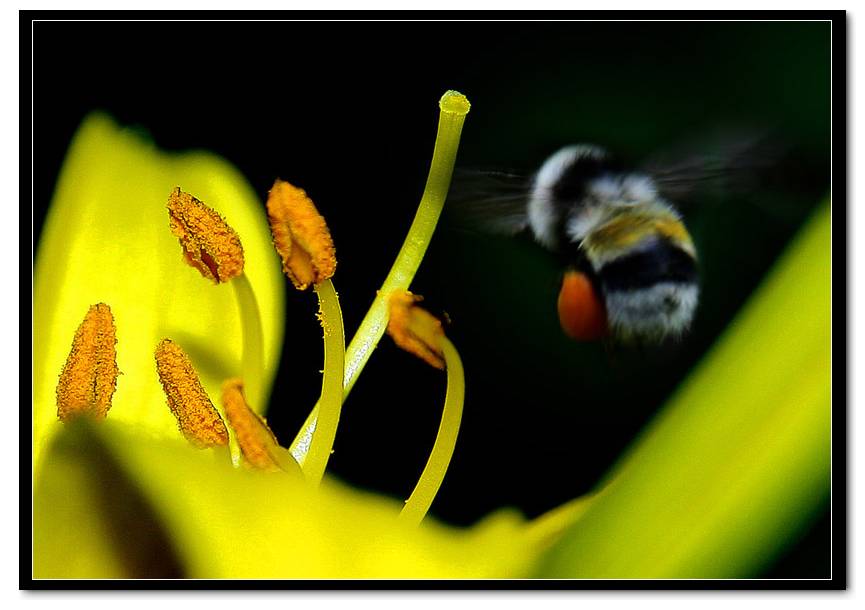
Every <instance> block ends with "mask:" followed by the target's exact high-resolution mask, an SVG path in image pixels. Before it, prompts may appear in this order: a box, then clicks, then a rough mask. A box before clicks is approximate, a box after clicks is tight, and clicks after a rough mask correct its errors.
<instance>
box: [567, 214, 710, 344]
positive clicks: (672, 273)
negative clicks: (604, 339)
mask: <svg viewBox="0 0 865 610" xmlns="http://www.w3.org/2000/svg"><path fill="white" fill-rule="evenodd" d="M581 249H582V251H583V253H584V255H585V256H586V258H587V260H588V262H589V264H590V265H591V267H592V270H593V272H594V274H595V277H596V279H597V282H598V285H599V287H600V290H601V292H602V294H603V298H604V302H605V305H606V310H607V318H608V324H609V327H610V329H611V331H612V332H613V334H614V335H616V336H617V337H619V338H622V339H626V340H627V339H636V340H648V341H658V340H661V339H663V338H665V337H667V336H670V335H672V336H677V335H680V334H682V333H683V332H684V331H685V330H687V328H688V327H689V326H690V324H691V320H692V319H693V317H694V311H695V310H696V306H697V297H698V292H699V289H698V285H697V279H698V276H697V259H696V255H695V252H694V246H693V243H692V242H691V238H690V236H689V235H688V233H687V230H686V229H685V227H684V225H683V224H682V223H681V221H680V220H679V219H678V218H677V217H675V216H674V215H673V214H672V213H670V214H663V213H660V212H659V211H658V210H655V211H654V213H653V214H651V215H646V214H645V211H641V212H637V211H636V210H635V211H634V212H630V211H623V212H622V213H621V214H618V215H616V216H615V217H613V218H612V219H610V220H609V221H608V222H606V223H604V224H603V225H602V226H599V227H598V228H597V229H596V230H595V231H593V232H592V233H591V234H590V235H589V236H587V238H586V239H585V240H584V242H583V244H582V245H581Z"/></svg>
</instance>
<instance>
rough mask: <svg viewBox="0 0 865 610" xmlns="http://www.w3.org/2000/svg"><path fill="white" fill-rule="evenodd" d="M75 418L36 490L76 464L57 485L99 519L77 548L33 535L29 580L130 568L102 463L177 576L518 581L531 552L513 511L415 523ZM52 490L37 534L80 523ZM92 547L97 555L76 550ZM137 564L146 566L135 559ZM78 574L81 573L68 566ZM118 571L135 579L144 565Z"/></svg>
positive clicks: (364, 497) (351, 494)
mask: <svg viewBox="0 0 865 610" xmlns="http://www.w3.org/2000/svg"><path fill="white" fill-rule="evenodd" d="M75 424H76V425H75V426H70V427H67V429H65V430H63V433H62V435H60V436H58V440H62V441H63V442H61V443H57V444H56V445H54V446H53V447H52V449H51V451H50V452H49V459H47V460H46V465H47V468H46V476H45V477H43V478H42V479H41V480H40V482H39V486H38V487H37V495H39V497H42V495H41V494H42V493H43V492H42V487H43V485H47V484H45V483H43V481H55V482H56V481H57V480H58V476H57V475H58V474H59V473H55V472H54V470H53V469H55V468H59V469H67V470H68V468H69V464H70V463H75V464H78V465H79V471H78V473H79V477H78V479H74V481H76V482H78V485H77V486H76V487H75V488H74V489H72V490H71V492H70V491H67V493H68V494H69V495H71V496H73V500H72V501H73V502H76V503H79V504H80V503H82V502H84V501H85V500H86V499H88V498H90V496H95V497H96V499H94V500H92V502H91V504H90V506H91V508H92V510H93V511H94V513H93V514H96V515H98V517H99V518H94V517H93V514H91V515H90V517H89V518H90V522H89V523H88V524H87V525H89V526H90V530H89V533H90V537H84V538H85V541H86V542H88V544H87V545H86V546H85V547H84V550H83V551H82V549H81V548H75V547H70V546H68V545H61V544H52V539H51V538H50V537H49V536H47V535H45V534H44V533H43V534H42V537H41V540H40V542H41V544H37V546H36V548H35V550H34V559H35V563H36V576H37V577H39V576H46V575H49V574H51V573H52V570H54V571H55V572H56V571H57V570H58V569H59V568H58V566H62V565H64V562H74V561H77V562H79V563H80V564H84V565H85V566H86V567H87V568H89V571H86V573H87V574H88V575H90V576H99V575H102V576H105V577H108V576H110V575H112V574H116V573H118V572H123V570H122V569H121V568H122V566H118V565H116V564H112V561H120V560H121V559H123V560H124V561H126V564H129V563H130V561H129V558H130V556H131V557H133V558H135V557H136V550H135V549H130V548H128V547H129V545H128V544H127V541H126V540H124V539H123V538H122V537H120V538H115V539H111V538H110V537H109V536H108V533H110V532H106V531H105V530H107V529H108V526H107V525H106V524H112V523H116V522H118V521H119V522H123V519H124V515H123V514H122V510H121V509H122V508H123V507H122V504H121V507H120V508H118V506H115V505H112V504H111V503H110V502H107V503H106V502H99V501H98V497H99V496H100V495H101V496H102V497H103V498H105V497H106V496H107V497H108V498H110V497H111V494H112V493H115V492H114V491H113V490H112V489H111V488H109V489H105V488H104V486H102V482H101V481H100V480H99V476H100V475H101V473H102V472H103V471H104V470H106V469H108V470H111V471H113V472H118V473H126V476H127V477H129V478H128V480H127V481H126V483H125V484H124V485H123V486H119V487H117V489H118V490H119V491H121V492H122V491H123V490H124V489H125V486H126V485H129V486H132V487H134V488H135V489H136V490H137V492H138V493H140V495H141V498H142V499H143V500H144V501H145V503H146V510H144V509H142V508H141V507H139V508H138V510H139V512H144V514H149V513H150V512H152V514H153V515H155V516H156V517H158V519H157V521H156V523H158V524H159V525H160V528H159V529H157V530H156V531H155V535H157V536H160V535H162V534H164V535H165V538H164V539H163V540H164V544H163V548H162V549H161V552H159V549H155V548H151V549H148V555H147V556H148V557H150V558H155V557H164V558H167V560H169V561H170V560H172V558H174V557H176V558H177V560H178V561H179V565H180V566H181V571H182V574H183V575H184V576H186V577H191V578H498V577H520V576H522V575H524V574H525V573H526V570H527V568H528V566H529V565H530V564H531V562H532V561H533V560H534V559H535V557H536V556H537V551H536V550H535V548H536V545H535V544H533V543H530V542H529V538H528V537H527V536H524V535H523V533H524V531H525V522H524V521H523V520H522V519H521V518H520V517H519V516H517V515H516V513H514V512H512V511H499V512H496V513H494V514H493V515H491V516H489V517H487V518H486V519H484V520H483V521H481V522H480V523H479V524H477V525H476V526H474V527H472V528H469V529H460V528H454V527H449V526H445V525H442V524H440V523H437V522H435V521H434V520H432V519H427V520H426V521H425V522H424V524H423V526H421V527H420V528H416V527H413V526H410V525H406V524H404V523H401V522H399V521H398V520H397V515H398V513H399V510H400V508H401V505H402V503H401V502H399V501H396V500H394V499H389V498H384V497H381V496H376V495H374V494H371V493H365V492H360V491H357V490H354V489H351V488H349V487H346V486H345V485H342V484H339V483H336V482H334V481H332V480H328V479H326V480H325V481H324V482H323V484H322V485H321V486H320V487H318V488H313V487H311V486H309V485H308V484H306V482H305V481H304V479H303V478H302V477H297V476H291V475H289V474H287V473H262V472H258V471H253V470H248V469H245V468H233V467H232V466H231V464H230V463H229V462H228V461H227V460H222V459H215V457H216V456H214V455H212V454H209V453H208V452H202V451H197V450H195V449H194V448H192V447H191V446H189V445H187V444H186V443H184V442H183V441H182V440H173V439H165V438H160V439H150V438H145V437H142V436H140V435H136V434H130V432H129V429H128V427H124V426H122V425H118V424H116V423H115V422H112V421H110V420H108V421H106V422H105V423H104V424H103V425H100V426H94V425H92V424H90V423H89V422H75ZM54 447H57V448H58V449H56V450H55V449H54ZM55 451H56V458H57V459H54V458H55ZM72 456H75V459H72ZM87 465H90V466H91V467H90V468H88V467H87ZM65 471H66V470H63V472H65ZM88 472H91V473H92V476H90V477H88V476H87V473H88ZM59 480H61V481H63V480H68V479H62V478H60V479H59ZM59 495H60V494H59V493H55V497H57V499H58V503H57V504H56V505H54V506H53V508H52V511H51V512H50V514H41V513H37V515H36V522H35V524H34V529H35V532H36V533H37V535H38V534H39V533H40V532H44V531H45V528H49V527H50V529H49V531H50V532H56V531H57V530H58V529H61V528H70V527H72V526H76V525H78V526H79V529H80V527H81V525H82V524H81V523H80V522H78V521H75V518H76V516H77V515H78V513H76V512H69V511H66V510H64V509H63V508H62V507H63V506H64V504H65V503H64V502H63V501H60V500H61V498H60V497H59ZM47 512H48V511H43V513H47ZM48 520H51V521H48ZM68 538H69V537H68V536H66V537H63V538H61V540H63V541H67V540H68ZM94 541H101V542H102V543H103V544H100V545H96V544H95V542H94ZM58 542H59V540H58ZM93 549H95V551H99V553H100V554H96V553H95V551H94V553H93V556H88V557H82V556H81V555H82V552H84V553H90V552H91V550H93ZM124 565H125V564H124ZM135 565H137V566H138V567H139V568H140V566H142V565H145V564H144V561H143V558H141V557H138V563H137V564H133V566H135ZM100 570H103V571H104V572H102V573H100ZM82 573H85V570H83V569H79V570H78V571H77V572H76V574H79V575H80V574H82ZM125 574H127V575H129V574H131V575H137V576H139V575H141V574H142V571H141V570H140V569H139V571H138V572H130V571H126V572H125ZM151 575H152V573H151Z"/></svg>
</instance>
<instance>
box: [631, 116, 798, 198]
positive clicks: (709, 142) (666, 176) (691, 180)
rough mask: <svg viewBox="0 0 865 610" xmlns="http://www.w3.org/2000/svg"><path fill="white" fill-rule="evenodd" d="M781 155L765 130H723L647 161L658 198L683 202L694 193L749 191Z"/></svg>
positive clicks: (644, 169)
mask: <svg viewBox="0 0 865 610" xmlns="http://www.w3.org/2000/svg"><path fill="white" fill-rule="evenodd" d="M781 153H782V146H781V144H780V143H779V141H778V140H777V139H776V138H775V137H774V136H772V135H770V134H769V132H768V131H767V130H756V129H741V128H740V129H727V130H725V131H722V132H718V133H715V134H713V135H711V136H709V137H705V138H703V139H700V140H695V141H691V142H688V143H685V144H684V145H682V146H679V147H678V148H675V149H672V150H669V151H666V152H662V153H660V154H657V155H654V156H653V157H651V158H649V159H648V160H647V161H646V162H645V163H644V164H643V165H642V168H641V169H642V171H644V172H646V173H647V174H649V175H650V176H651V177H652V178H653V181H654V182H655V185H656V186H657V187H658V191H659V193H660V194H661V196H663V197H665V198H667V199H670V200H672V201H676V202H679V203H687V202H688V200H689V199H691V198H692V197H693V196H695V195H698V194H705V193H710V192H712V193H718V194H727V195H729V194H731V193H741V192H744V191H749V190H753V189H754V188H755V187H756V186H758V184H759V183H760V182H761V180H762V179H763V177H764V176H765V175H766V174H767V172H768V170H770V169H771V168H773V167H774V166H775V165H776V163H777V162H778V159H779V158H780V156H781Z"/></svg>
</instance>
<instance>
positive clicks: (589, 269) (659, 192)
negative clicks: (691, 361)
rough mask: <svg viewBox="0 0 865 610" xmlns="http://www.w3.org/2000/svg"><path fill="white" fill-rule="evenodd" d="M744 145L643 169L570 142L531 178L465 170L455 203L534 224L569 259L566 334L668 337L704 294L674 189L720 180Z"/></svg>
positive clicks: (492, 221)
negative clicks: (676, 206)
mask: <svg viewBox="0 0 865 610" xmlns="http://www.w3.org/2000/svg"><path fill="white" fill-rule="evenodd" d="M739 152H741V146H738V145H736V146H727V147H726V150H725V151H724V154H723V155H720V156H716V157H712V158H710V157H694V156H692V157H690V158H687V159H685V160H684V161H680V162H678V163H677V165H673V166H667V167H663V166H659V165H657V166H655V167H652V165H651V164H650V165H649V166H647V168H646V169H644V170H639V169H628V168H627V167H626V166H625V165H624V164H622V163H621V162H619V161H618V160H617V159H616V158H614V157H613V156H612V155H611V154H610V153H608V152H607V151H606V150H605V149H603V148H601V147H599V146H594V145H586V144H581V145H575V146H567V147H565V148H562V149H561V150H559V151H557V152H556V153H555V154H553V155H552V156H550V157H549V158H547V159H546V161H544V163H543V164H542V165H541V167H540V168H539V169H538V171H537V172H535V173H534V174H533V175H531V176H529V177H528V178H526V177H525V176H521V175H518V174H511V173H503V172H485V173H480V174H478V173H472V174H462V175H461V176H460V177H458V179H457V182H456V184H455V186H456V188H457V189H459V188H460V187H467V188H465V191H464V192H463V193H459V192H457V193H455V197H454V199H455V200H456V201H455V202H452V203H454V204H455V205H454V207H456V206H463V208H464V209H463V214H464V215H466V213H467V214H468V216H469V217H472V216H474V217H475V218H474V219H473V221H474V222H478V221H479V222H480V223H481V224H482V225H483V226H485V227H486V228H488V229H490V230H492V231H494V232H498V233H505V234H517V233H519V232H522V231H525V230H527V231H529V232H530V233H531V235H532V236H533V237H534V240H535V241H537V242H538V243H539V244H540V245H542V246H543V247H545V248H547V249H548V250H550V251H552V252H554V253H556V254H558V255H559V256H560V257H561V258H562V259H563V261H564V263H565V267H566V270H565V273H564V276H563V280H562V284H561V287H560V290H559V295H558V303H557V306H558V315H559V322H560V323H561V327H562V330H563V331H564V332H565V334H567V335H568V336H570V337H572V338H574V339H577V340H595V339H601V338H604V337H607V336H611V337H612V338H614V339H616V340H619V341H622V342H626V343H660V342H662V341H664V340H665V339H667V338H677V337H680V336H681V335H683V334H684V333H685V332H686V331H687V330H688V328H689V327H690V325H691V323H692V321H693V319H694V314H695V312H696V310H697V304H698V300H699V283H698V264H697V251H696V249H695V247H694V242H693V240H692V239H691V236H690V234H689V233H688V230H687V228H686V227H685V225H684V223H683V221H682V217H681V215H680V214H679V212H678V211H677V210H676V208H675V207H674V206H673V204H672V203H671V202H670V201H669V200H668V199H667V196H668V194H673V195H677V194H678V195H681V194H686V193H689V192H691V191H692V190H693V188H694V185H696V184H699V183H705V182H708V181H715V182H717V181H718V179H719V177H721V176H723V175H725V174H726V173H728V170H729V169H730V168H731V167H732V164H731V163H730V159H734V158H736V157H737V155H738V153H739ZM461 183H463V184H461Z"/></svg>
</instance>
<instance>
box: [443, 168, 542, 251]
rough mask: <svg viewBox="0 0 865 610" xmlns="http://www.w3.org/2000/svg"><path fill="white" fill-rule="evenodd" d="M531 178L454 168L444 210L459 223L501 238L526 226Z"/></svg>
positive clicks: (515, 173) (514, 173) (509, 173)
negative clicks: (498, 235) (499, 235)
mask: <svg viewBox="0 0 865 610" xmlns="http://www.w3.org/2000/svg"><path fill="white" fill-rule="evenodd" d="M531 181H532V178H531V176H527V175H525V174H520V173H517V172H502V171H485V170H469V169H459V168H458V169H456V170H455V171H454V176H453V180H452V182H451V188H450V191H449V193H448V199H447V209H448V211H449V212H450V214H451V216H452V217H453V218H455V219H456V220H457V222H458V223H459V224H462V225H465V226H467V227H473V228H476V229H481V230H485V231H488V232H491V233H498V234H501V235H516V234H517V233H519V232H521V231H523V230H524V229H526V227H527V226H528V217H527V214H526V204H527V199H528V192H529V188H530V186H531Z"/></svg>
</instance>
